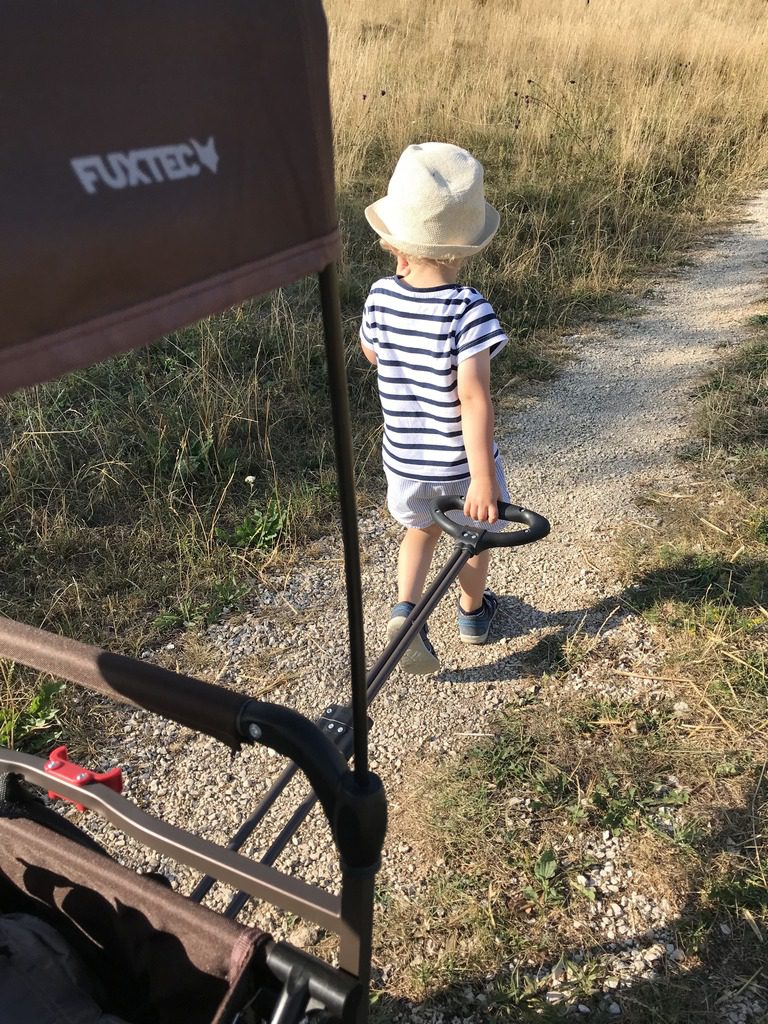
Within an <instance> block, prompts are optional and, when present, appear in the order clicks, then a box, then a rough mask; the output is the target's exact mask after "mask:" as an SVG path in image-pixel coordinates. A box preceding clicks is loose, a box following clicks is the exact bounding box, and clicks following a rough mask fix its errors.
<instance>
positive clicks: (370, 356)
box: [360, 341, 376, 366]
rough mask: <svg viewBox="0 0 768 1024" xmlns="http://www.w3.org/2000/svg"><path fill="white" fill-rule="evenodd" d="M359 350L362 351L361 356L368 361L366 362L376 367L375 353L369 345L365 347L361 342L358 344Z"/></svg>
mask: <svg viewBox="0 0 768 1024" xmlns="http://www.w3.org/2000/svg"><path fill="white" fill-rule="evenodd" d="M360 348H361V349H362V350H363V355H364V356H365V358H366V359H367V360H368V362H369V363H371V365H373V366H375V365H376V353H375V352H374V351H373V349H372V348H371V347H370V345H366V344H365V342H364V341H361V342H360Z"/></svg>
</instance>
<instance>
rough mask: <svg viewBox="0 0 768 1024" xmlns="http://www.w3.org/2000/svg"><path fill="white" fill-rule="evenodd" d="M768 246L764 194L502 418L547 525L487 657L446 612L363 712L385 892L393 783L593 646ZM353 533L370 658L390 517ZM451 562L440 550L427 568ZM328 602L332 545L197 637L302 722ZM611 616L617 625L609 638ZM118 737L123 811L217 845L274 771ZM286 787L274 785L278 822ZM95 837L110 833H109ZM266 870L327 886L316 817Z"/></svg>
mask: <svg viewBox="0 0 768 1024" xmlns="http://www.w3.org/2000/svg"><path fill="white" fill-rule="evenodd" d="M767 238H768V193H765V194H762V195H761V196H760V197H758V198H757V199H755V200H753V201H751V202H749V203H747V204H745V205H744V207H743V208H742V209H741V211H740V214H739V218H738V221H737V223H736V224H735V225H734V227H733V229H732V231H731V232H730V233H728V234H726V235H722V236H718V237H717V238H714V239H707V240H705V241H704V242H702V244H701V246H700V248H699V249H698V250H697V251H696V252H695V253H693V255H692V265H691V266H690V267H687V268H685V269H682V270H680V271H678V272H677V273H675V274H672V275H669V276H665V277H664V279H663V280H662V281H659V282H658V284H657V286H656V287H657V288H658V290H657V291H656V293H655V294H654V295H653V296H652V297H651V298H649V299H648V301H647V302H646V304H645V312H644V315H642V316H639V317H637V318H632V319H629V320H627V321H625V322H621V323H616V324H612V325H610V326H607V327H600V328H598V329H595V330H593V331H591V332H590V333H589V334H584V335H580V336H577V337H575V338H574V339H572V341H573V348H574V355H575V359H574V361H573V362H572V363H570V364H569V365H568V366H566V367H565V369H564V370H563V372H562V373H561V374H560V375H559V377H558V378H557V379H556V380H555V381H554V382H552V383H550V384H547V385H542V386H541V387H537V388H536V389H532V390H531V391H530V393H529V394H528V396H527V402H528V408H527V409H526V411H525V412H524V413H517V414H514V415H503V416H500V418H499V423H498V428H497V438H498V442H499V447H500V449H501V452H502V455H503V457H504V461H505V464H506V467H507V474H508V481H509V487H510V493H511V495H512V499H513V500H514V501H517V502H519V503H521V504H524V505H527V506H528V507H530V508H533V509H536V510H537V511H540V512H542V513H543V514H545V515H546V516H547V517H548V518H549V519H550V520H551V523H552V534H551V536H550V538H548V539H547V540H545V541H543V542H541V543H538V544H535V545H532V546H530V547H526V548H521V549H519V550H516V551H512V552H509V553H504V554H502V555H501V556H500V557H498V558H496V559H495V561H494V562H493V564H492V569H491V581H490V582H491V585H492V586H493V588H494V590H496V592H497V593H498V594H499V595H500V596H501V610H500V614H499V617H498V620H497V624H496V626H495V629H494V632H493V634H492V642H490V643H489V644H488V645H486V646H483V647H474V648H473V647H469V646H466V645H463V644H461V643H459V641H458V638H457V634H456V626H455V607H454V604H453V602H452V601H451V600H449V599H446V600H444V602H443V603H442V605H441V606H440V607H439V608H438V609H437V611H436V613H435V615H434V617H433V620H432V627H431V628H432V639H433V641H434V644H435V646H436V648H437V650H438V652H439V654H440V656H441V658H442V661H443V665H444V669H443V671H441V672H440V673H438V674H436V675H435V676H433V677H408V676H405V675H403V674H402V673H401V672H400V670H397V671H396V673H395V674H394V676H393V677H392V679H391V680H390V682H389V683H388V684H387V686H386V687H385V689H384V690H383V692H382V694H381V696H380V697H379V699H378V700H377V702H376V704H375V705H374V707H373V709H372V717H373V719H374V722H375V726H374V729H373V732H372V734H371V750H372V757H373V762H374V766H375V767H377V769H378V771H379V772H380V774H381V775H382V777H383V779H384V783H385V785H386V787H387V791H388V794H389V798H390V802H391V808H392V821H393V825H392V827H391V830H390V834H389V838H388V843H387V850H386V856H385V862H384V877H385V878H386V879H388V880H389V882H390V883H391V884H394V885H397V886H398V887H399V888H401V889H404V890H405V891H408V889H409V887H411V886H412V885H413V884H415V878H416V876H417V875H418V874H420V866H419V865H417V864H416V863H415V862H414V860H412V859H411V858H412V854H411V852H410V850H409V849H407V847H408V846H409V843H408V835H407V833H404V831H403V828H404V827H405V826H404V825H403V824H402V822H401V820H400V815H399V800H400V793H401V783H402V780H403V777H404V775H407V774H410V773H413V772H414V771H415V772H417V771H418V766H419V764H420V762H421V760H422V759H423V757H424V754H425V752H427V751H431V752H433V753H440V752H443V751H449V750H451V749H454V748H457V747H461V746H463V745H465V744H466V743H467V742H468V740H467V737H468V736H469V735H472V734H476V733H482V732H483V731H484V729H485V728H486V727H487V721H488V718H489V716H490V715H491V714H492V713H493V710H494V708H496V707H497V706H499V705H501V704H503V703H504V702H506V701H507V700H508V699H511V698H513V697H514V695H515V694H517V693H518V692H519V690H520V688H521V686H523V685H526V686H527V685H530V673H531V672H532V671H535V657H533V656H532V652H534V653H535V649H536V645H537V644H539V643H540V642H541V641H543V640H545V639H546V638H547V637H548V636H551V635H552V634H553V633H558V632H561V631H571V630H573V629H574V628H575V627H577V626H579V624H582V626H583V628H584V629H586V630H592V631H594V630H595V629H597V628H599V627H600V626H601V624H602V623H603V622H604V621H605V618H606V614H607V612H609V611H610V610H611V608H612V607H613V606H614V603H613V602H614V599H615V597H616V596H617V595H618V594H619V593H620V590H621V582H620V581H619V579H618V578H617V574H616V569H615V565H614V561H613V554H612V550H611V547H612V545H611V540H612V538H613V537H614V536H615V535H616V533H617V531H619V530H620V529H621V528H622V526H623V525H624V524H626V523H628V522H629V521H631V520H637V519H645V520H646V521H648V520H650V521H651V522H652V518H653V513H652V512H648V511H647V510H641V509H640V508H639V507H638V505H637V503H636V498H637V496H638V494H640V493H642V492H643V491H644V490H646V489H647V488H649V487H653V488H656V489H661V490H672V489H674V488H676V487H677V486H679V485H680V484H681V483H682V482H683V481H684V480H685V479H686V473H687V471H686V470H685V469H684V468H683V467H682V466H681V464H680V462H678V461H677V460H676V458H675V455H676V452H677V451H678V450H679V449H680V447H681V446H682V445H684V444H685V441H686V437H687V429H688V428H687V409H688V404H689V403H688V396H689V395H690V392H691V389H692V388H693V386H694V385H695V383H696V381H697V380H698V379H699V378H700V376H701V374H702V373H703V372H704V371H705V370H706V369H707V367H708V366H709V365H710V364H711V362H712V361H713V359H714V358H715V356H716V353H717V350H718V349H719V348H720V347H722V346H724V345H730V344H734V343H736V342H738V341H739V340H740V338H741V337H742V336H743V324H744V320H745V318H746V316H747V315H748V314H749V313H750V307H751V306H752V305H753V304H754V303H757V302H759V301H760V300H763V299H764V298H765V278H766V268H767V262H766V261H767V259H768V253H767V248H768V241H767ZM361 529H362V538H363V549H364V593H365V602H366V606H365V613H366V622H367V627H366V640H367V649H368V652H369V653H368V658H369V662H372V661H373V660H374V658H375V656H376V655H377V654H378V653H379V651H380V650H381V647H382V643H383V632H384V625H385V622H386V618H387V614H388V610H389V607H390V605H391V603H392V601H393V599H394V572H395V558H396V551H397V544H398V539H399V530H398V529H397V528H396V527H395V525H394V524H392V523H391V521H390V520H389V519H388V517H387V515H386V513H385V512H382V513H381V514H380V515H375V516H369V517H367V518H365V519H364V520H363V522H362V524H361ZM448 550H449V548H448V545H447V543H446V546H445V547H444V548H443V549H441V550H440V551H439V552H438V559H439V558H440V557H441V556H442V557H445V556H447V554H448ZM343 593H344V591H343V579H342V573H341V551H340V544H339V542H338V539H337V538H330V539H328V540H327V541H325V542H323V543H322V544H320V545H318V546H317V549H316V550H315V552H314V554H312V555H308V557H307V558H306V559H305V560H304V561H303V562H302V563H301V564H300V565H299V566H297V567H296V568H295V569H294V570H293V571H292V572H291V573H290V574H289V575H288V576H287V577H286V578H284V579H279V580H272V581H270V586H269V588H264V590H263V591H262V592H261V593H259V594H257V595H256V596H255V598H254V611H253V612H251V613H249V614H248V615H246V616H245V617H244V618H242V617H241V618H240V619H239V620H238V621H237V622H232V623H225V624H223V625H221V626H217V627H214V628H212V629H211V630H210V631H209V638H210V641H211V643H212V644H213V645H214V648H215V650H216V651H217V654H216V661H217V664H218V667H219V672H218V676H219V678H220V679H224V680H227V681H231V682H233V683H234V684H235V685H237V686H238V687H239V688H242V689H249V690H251V691H252V692H253V691H258V690H259V689H260V688H261V687H262V686H263V685H264V683H265V680H266V681H268V682H269V681H271V683H272V684H276V685H275V688H274V689H273V690H272V691H271V692H270V694H269V699H271V700H276V701H278V702H282V703H286V704H288V705H292V706H294V707H296V708H298V709H299V710H300V711H302V712H304V713H305V714H308V715H310V716H313V717H314V715H315V714H316V713H317V712H318V711H320V710H321V709H322V708H323V706H324V705H325V704H326V702H328V701H332V700H340V701H346V699H347V695H346V692H345V685H346V675H347V669H346V665H347V641H346V635H345V619H344V602H343ZM257 602H258V606H257ZM620 621H621V615H617V616H614V618H613V619H612V620H611V626H612V627H613V626H615V625H616V624H617V623H620ZM180 661H181V664H182V666H183V659H180ZM532 666H534V667H533V668H532ZM523 680H524V682H523ZM125 729H126V733H127V734H128V738H129V739H130V741H131V748H132V749H133V750H134V751H138V753H136V754H135V756H134V758H133V761H132V762H131V761H129V763H128V768H129V770H130V773H131V774H130V784H129V790H130V793H131V795H132V796H133V797H134V799H137V800H138V801H139V802H141V803H142V804H144V805H145V806H147V807H148V808H149V809H151V810H152V811H153V812H155V813H158V814H161V815H163V816H164V817H165V818H166V819H168V820H170V821H173V822H174V823H178V824H183V825H186V826H190V827H192V828H196V829H199V830H200V831H202V832H203V833H205V834H206V835H208V836H210V837H211V838H215V839H219V840H225V839H227V838H228V837H229V836H230V835H231V834H232V832H233V831H234V830H235V829H236V827H237V826H238V824H239V823H240V822H241V821H242V820H243V818H244V817H246V816H247V814H248V812H249V810H250V809H251V808H252V807H253V805H254V803H255V802H256V799H257V797H258V795H259V794H260V793H262V792H263V791H264V790H265V789H266V787H267V785H268V783H269V781H270V779H271V778H273V777H274V776H275V774H276V773H277V771H278V770H279V769H280V768H281V767H282V765H281V763H279V761H278V759H277V758H275V757H271V756H269V755H268V754H267V753H265V752H264V751H247V752H245V753H244V755H243V756H242V757H240V758H237V759H236V760H230V758H229V755H228V754H227V753H226V752H224V751H222V750H221V749H220V748H219V747H218V746H217V745H216V744H214V743H213V741H206V740H204V739H200V738H192V737H189V735H188V734H187V733H186V732H185V731H184V730H182V729H180V728H178V727H175V726H172V725H166V724H163V723H160V722H158V720H156V719H154V718H153V717H152V716H149V715H145V714H142V713H137V714H135V715H133V716H131V717H130V720H129V721H128V723H127V725H126V727H125ZM122 756H123V757H124V754H123V755H122ZM301 792H303V787H293V788H292V789H291V790H289V795H288V797H287V799H286V800H285V801H284V802H283V803H282V804H281V805H280V808H279V810H278V812H277V817H278V819H282V820H285V818H286V817H287V814H288V811H289V810H291V809H292V807H293V804H294V803H295V801H296V798H297V795H298V794H299V793H301ZM222 793H223V794H224V796H223V798H222ZM94 828H95V829H96V830H98V832H99V833H100V834H101V835H102V836H103V837H104V838H110V837H108V836H107V835H106V833H108V832H109V831H110V830H109V829H108V828H107V827H106V826H101V825H98V824H94ZM272 831H273V830H272V829H270V828H266V829H264V830H263V831H261V832H260V833H259V843H258V844H254V845H253V846H251V847H249V848H248V852H249V853H251V854H252V855H258V852H259V850H263V849H264V844H265V843H266V841H267V839H268V838H269V836H270V835H271V834H272ZM113 842H115V841H114V840H113ZM116 842H117V843H118V844H119V846H118V849H119V852H120V853H121V854H122V856H123V859H124V860H126V861H127V862H129V863H132V864H134V865H136V864H139V863H141V864H144V865H145V866H146V864H147V859H146V855H145V854H143V853H140V852H139V851H138V850H137V849H136V848H135V847H134V846H133V844H132V843H130V842H128V843H123V842H120V841H119V840H118V841H116ZM278 863H279V866H281V867H283V868H285V869H287V870H294V871H296V872H298V873H301V874H303V875H304V876H305V877H307V878H308V879H309V880H311V881H317V882H319V883H321V884H326V885H328V884H331V885H333V884H334V883H335V878H336V870H335V865H334V862H333V858H332V856H331V851H330V848H329V841H328V838H327V832H326V830H325V828H324V826H323V825H322V822H320V821H319V819H318V816H317V815H316V814H314V813H313V816H312V819H311V822H310V823H309V825H308V827H306V828H305V829H304V830H303V831H302V833H301V835H300V837H299V838H297V839H296V840H295V841H294V843H293V844H292V845H291V846H289V848H288V850H287V851H286V853H285V854H284V855H283V857H282V859H281V860H280V861H279V862H278ZM151 866H152V867H154V868H158V867H163V866H165V867H168V868H169V869H170V870H171V871H176V872H177V876H178V879H179V883H180V885H181V887H182V888H186V887H187V886H188V885H189V882H190V876H187V875H186V873H184V872H182V871H178V870H177V869H175V868H174V867H173V866H171V865H163V863H162V862H161V861H159V860H158V859H155V860H154V862H152V863H151ZM222 898H223V897H217V898H215V900H214V905H217V906H220V905H221V900H222Z"/></svg>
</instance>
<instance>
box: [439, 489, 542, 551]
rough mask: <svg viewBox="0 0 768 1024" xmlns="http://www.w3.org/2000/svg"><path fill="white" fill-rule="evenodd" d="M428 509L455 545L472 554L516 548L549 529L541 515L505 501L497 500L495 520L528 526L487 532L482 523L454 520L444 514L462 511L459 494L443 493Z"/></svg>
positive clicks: (537, 538) (539, 536)
mask: <svg viewBox="0 0 768 1024" xmlns="http://www.w3.org/2000/svg"><path fill="white" fill-rule="evenodd" d="M431 511H432V518H433V519H434V520H435V522H436V523H437V524H438V526H439V527H440V528H441V529H443V530H445V532H446V533H447V534H448V535H449V536H451V537H453V538H454V540H456V541H458V543H459V544H461V545H462V546H464V547H468V548H470V549H471V550H472V551H473V553H474V554H478V553H479V552H480V551H485V550H486V549H487V548H516V547H519V546H520V545H521V544H532V543H533V542H534V541H536V540H541V538H542V537H546V536H547V534H548V533H549V531H550V525H549V521H548V520H546V519H545V518H544V516H540V515H539V514H538V512H531V510H530V509H527V508H521V507H520V505H511V504H509V503H508V502H506V501H500V502H499V519H503V520H504V521H505V522H507V523H522V524H523V525H525V526H527V527H528V529H527V530H509V531H505V532H504V533H491V532H490V531H488V530H485V529H483V527H482V525H479V526H476V527H472V526H465V525H463V524H462V523H457V522H454V520H453V519H449V518H448V516H447V515H446V514H445V513H446V512H452V511H453V512H463V511H464V498H463V497H460V496H453V495H443V497H441V498H436V499H435V501H434V502H433V504H432V509H431Z"/></svg>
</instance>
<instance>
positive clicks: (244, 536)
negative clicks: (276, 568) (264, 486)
mask: <svg viewBox="0 0 768 1024" xmlns="http://www.w3.org/2000/svg"><path fill="white" fill-rule="evenodd" d="M288 521H289V515H288V508H287V507H283V505H282V503H281V502H280V499H279V498H278V497H277V496H276V495H273V496H272V497H271V498H269V500H268V501H267V504H266V506H265V507H264V509H263V510H261V509H253V511H251V512H248V513H247V514H246V515H245V516H244V517H243V518H242V519H241V520H240V522H239V523H237V524H236V526H235V527H234V528H233V529H232V530H231V531H229V532H227V531H220V532H219V537H220V539H222V540H225V541H226V542H227V543H228V544H231V545H232V546H233V547H236V548H253V549H255V550H257V551H263V552H267V551H271V550H272V549H273V548H274V547H275V545H276V544H277V543H278V541H279V540H280V537H281V536H282V534H283V532H284V531H285V529H286V527H287V526H288Z"/></svg>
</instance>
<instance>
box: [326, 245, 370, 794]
mask: <svg viewBox="0 0 768 1024" xmlns="http://www.w3.org/2000/svg"><path fill="white" fill-rule="evenodd" d="M318 279H319V282H320V301H321V305H322V312H323V335H324V337H325V354H326V359H327V362H328V390H329V392H330V397H331V413H332V416H333V432H334V439H335V447H336V474H337V478H338V483H339V502H340V505H341V535H342V539H343V542H344V575H345V577H346V585H347V620H348V622H349V663H350V675H351V682H352V728H353V736H354V756H355V765H354V772H355V780H356V781H357V782H358V783H359V784H360V785H365V783H366V782H367V780H368V698H367V687H366V678H365V676H366V673H365V641H364V632H363V592H362V584H361V580H360V546H359V540H358V531H357V502H356V500H355V464H354V456H353V452H352V422H351V418H350V413H349V393H348V390H347V388H348V383H347V367H346V358H345V352H344V335H343V332H342V327H341V308H340V305H339V286H338V279H337V276H336V266H335V264H333V263H329V264H328V266H327V267H325V269H324V270H321V271H320V273H319V275H318Z"/></svg>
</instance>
